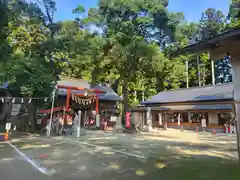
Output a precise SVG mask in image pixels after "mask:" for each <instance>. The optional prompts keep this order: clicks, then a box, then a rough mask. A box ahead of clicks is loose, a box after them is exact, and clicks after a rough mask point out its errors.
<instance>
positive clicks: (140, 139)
mask: <svg viewBox="0 0 240 180" xmlns="http://www.w3.org/2000/svg"><path fill="white" fill-rule="evenodd" d="M132 140H137V141H144V140H145V139H144V138H132Z"/></svg>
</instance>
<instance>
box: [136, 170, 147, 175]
mask: <svg viewBox="0 0 240 180" xmlns="http://www.w3.org/2000/svg"><path fill="white" fill-rule="evenodd" d="M145 174H146V173H145V171H144V170H143V169H138V170H136V175H137V176H144V175H145Z"/></svg>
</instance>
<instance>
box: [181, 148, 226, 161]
mask: <svg viewBox="0 0 240 180" xmlns="http://www.w3.org/2000/svg"><path fill="white" fill-rule="evenodd" d="M176 151H177V152H178V153H180V154H184V155H190V156H194V155H195V156H196V155H197V156H199V155H200V156H211V157H220V158H224V159H229V158H228V157H227V156H228V154H227V153H226V152H220V151H207V150H204V151H203V150H197V149H183V148H181V147H176ZM226 155H227V156H226Z"/></svg>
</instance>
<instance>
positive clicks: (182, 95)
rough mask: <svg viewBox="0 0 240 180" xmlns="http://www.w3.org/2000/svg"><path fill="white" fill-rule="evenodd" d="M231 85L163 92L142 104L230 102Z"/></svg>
mask: <svg viewBox="0 0 240 180" xmlns="http://www.w3.org/2000/svg"><path fill="white" fill-rule="evenodd" d="M232 99H233V84H232V83H230V84H221V85H215V86H205V87H194V88H186V89H178V90H172V91H164V92H160V93H159V94H157V95H155V96H153V97H152V98H150V99H149V100H146V101H144V102H143V103H142V104H145V105H147V104H161V103H174V102H175V103H176V102H196V101H216V100H232Z"/></svg>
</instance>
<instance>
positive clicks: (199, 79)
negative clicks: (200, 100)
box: [197, 52, 201, 87]
mask: <svg viewBox="0 0 240 180" xmlns="http://www.w3.org/2000/svg"><path fill="white" fill-rule="evenodd" d="M197 71H198V86H199V87H200V86H201V78H200V75H201V74H200V65H199V52H197Z"/></svg>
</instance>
